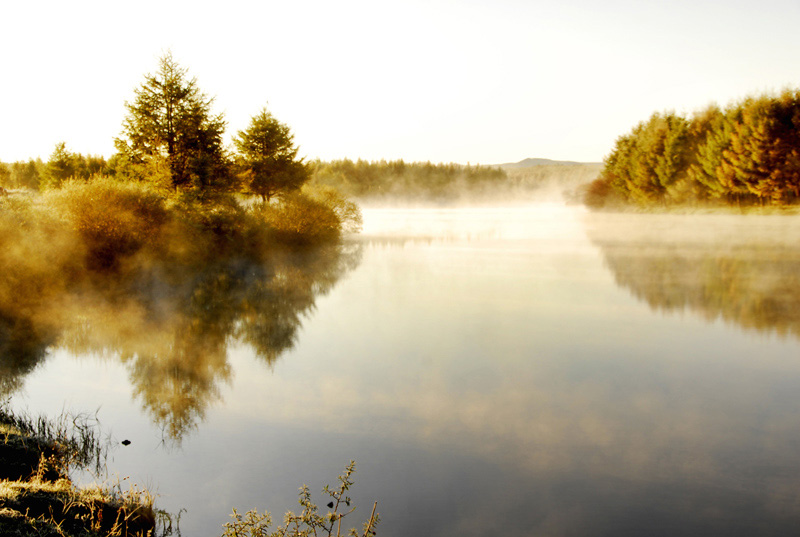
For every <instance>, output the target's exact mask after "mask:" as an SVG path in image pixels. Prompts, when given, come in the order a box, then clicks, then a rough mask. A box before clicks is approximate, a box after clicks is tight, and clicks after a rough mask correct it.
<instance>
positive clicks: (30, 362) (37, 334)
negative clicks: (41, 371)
mask: <svg viewBox="0 0 800 537" xmlns="http://www.w3.org/2000/svg"><path fill="white" fill-rule="evenodd" d="M45 330H46V329H45V328H44V327H37V326H35V325H34V324H33V323H32V322H31V320H30V319H26V318H24V317H11V316H7V315H5V314H2V313H0V397H5V396H8V395H10V394H12V393H13V392H15V391H17V390H18V389H19V388H20V387H21V386H22V380H23V379H24V378H25V377H26V376H27V375H28V374H29V373H30V372H32V371H33V370H34V369H35V368H36V366H37V365H39V363H41V362H42V361H43V360H44V358H45V356H46V354H47V347H48V345H49V344H50V343H52V341H53V340H54V336H53V334H52V333H49V332H46V331H45Z"/></svg>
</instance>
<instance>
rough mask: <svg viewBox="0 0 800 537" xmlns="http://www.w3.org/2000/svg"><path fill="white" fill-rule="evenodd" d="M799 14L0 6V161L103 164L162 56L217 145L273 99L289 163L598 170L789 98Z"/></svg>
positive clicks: (587, 4)
mask: <svg viewBox="0 0 800 537" xmlns="http://www.w3.org/2000/svg"><path fill="white" fill-rule="evenodd" d="M799 23H800V2H798V1H797V0H760V1H759V2H755V1H749V2H745V1H737V0H727V1H726V2H720V1H719V0H713V1H709V0H690V1H684V0H671V1H669V2H667V1H659V2H656V1H647V0H605V1H603V2H600V1H596V0H558V1H556V0H552V1H535V0H528V1H523V0H471V1H454V0H453V1H447V0H419V1H417V0H403V1H399V0H394V1H391V2H388V1H381V0H364V1H361V0H337V1H335V2H334V1H330V0H293V1H286V0H283V1H281V2H275V1H271V0H264V1H244V0H226V1H225V2H220V1H215V2H208V1H204V0H194V1H185V0H180V1H170V0H137V1H136V2H109V1H108V0H104V1H83V0H73V1H71V2H65V1H63V0H58V1H38V0H27V1H25V2H4V5H3V8H2V30H0V50H2V51H3V52H2V73H3V76H2V90H0V91H2V93H0V95H1V96H2V99H0V161H4V162H9V161H14V160H21V159H27V158H29V157H37V156H41V157H42V158H43V159H45V160H46V159H47V157H48V156H49V155H50V153H51V152H52V151H53V147H54V146H55V144H56V143H57V142H58V141H61V140H64V141H66V142H67V147H68V149H70V150H72V151H77V152H81V153H84V154H102V155H106V156H109V155H111V154H112V153H113V151H114V146H113V138H114V137H115V136H117V135H118V134H119V132H120V126H121V123H122V119H123V116H124V114H125V108H124V102H125V101H126V100H130V99H132V98H133V90H134V88H135V87H137V86H138V85H139V84H140V83H141V82H142V81H143V77H144V75H145V74H146V73H149V72H153V71H155V70H156V67H157V61H158V58H159V56H160V55H161V54H162V53H163V52H165V51H166V50H171V51H172V53H173V56H174V58H175V59H176V60H177V61H178V62H179V63H180V64H181V65H182V66H184V67H186V68H188V69H189V73H190V75H192V76H195V77H196V78H197V81H198V84H199V86H200V88H201V89H202V90H203V91H205V92H206V93H207V94H208V95H210V96H214V97H215V99H216V100H215V111H217V112H222V113H224V115H225V118H226V120H227V122H228V136H229V137H230V136H231V135H232V134H234V133H235V132H236V131H238V130H241V129H244V128H246V127H247V124H248V122H249V120H250V117H251V116H253V115H254V114H256V113H257V112H258V111H259V110H260V109H261V107H263V106H265V105H268V107H269V109H270V110H271V111H272V112H273V114H274V115H275V116H276V117H277V118H278V119H279V120H281V121H283V122H285V123H287V124H289V125H290V126H291V128H292V130H293V132H294V134H295V141H296V142H297V143H298V144H299V145H300V154H301V155H304V156H306V157H308V158H311V159H314V158H321V159H324V160H328V159H336V158H343V157H349V158H353V159H356V158H364V159H368V160H377V159H381V158H385V159H398V158H403V159H405V160H407V161H420V160H422V161H424V160H430V161H433V162H460V163H467V162H471V163H481V164H495V163H502V162H513V161H518V160H521V159H523V158H526V157H546V158H553V159H569V160H581V161H600V160H602V159H603V157H604V156H605V155H606V154H607V153H608V152H609V151H610V149H611V148H612V146H613V143H614V140H615V139H616V138H617V136H619V135H621V134H624V133H626V132H628V131H629V130H630V129H631V128H632V127H633V126H634V125H635V124H636V123H637V122H639V121H641V120H643V119H646V118H647V117H649V116H650V114H651V113H653V112H655V111H663V110H675V111H677V112H681V113H691V112H692V111H694V110H697V109H698V108H702V107H704V106H705V105H707V104H709V103H711V102H716V103H719V104H720V105H726V104H728V103H729V102H731V101H735V100H738V99H740V98H742V97H744V96H745V95H749V94H755V93H762V92H765V91H778V90H781V89H784V88H787V87H792V88H798V87H800V60H799V59H800V32H798V24H799Z"/></svg>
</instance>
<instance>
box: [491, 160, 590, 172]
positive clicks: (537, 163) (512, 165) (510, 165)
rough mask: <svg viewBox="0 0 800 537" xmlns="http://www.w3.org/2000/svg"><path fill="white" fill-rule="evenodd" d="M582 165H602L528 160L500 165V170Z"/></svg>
mask: <svg viewBox="0 0 800 537" xmlns="http://www.w3.org/2000/svg"><path fill="white" fill-rule="evenodd" d="M580 164H600V163H599V162H575V161H572V160H550V159H549V158H526V159H524V160H520V161H519V162H507V163H505V164H498V165H497V166H499V167H500V168H503V169H506V170H510V169H515V168H530V167H531V166H576V165H580Z"/></svg>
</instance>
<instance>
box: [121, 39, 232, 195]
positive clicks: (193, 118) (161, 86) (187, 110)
mask: <svg viewBox="0 0 800 537" xmlns="http://www.w3.org/2000/svg"><path fill="white" fill-rule="evenodd" d="M135 95H136V96H135V99H134V101H133V102H131V103H125V106H126V108H127V109H128V115H127V116H126V118H125V121H124V123H123V130H122V135H123V137H122V138H117V139H116V140H115V145H116V147H117V150H118V151H119V153H120V157H121V159H122V160H123V161H124V165H123V166H122V168H123V171H124V172H125V173H126V174H127V175H130V176H133V177H136V178H142V175H143V174H145V173H146V170H148V169H149V170H152V169H153V167H154V166H157V164H158V161H163V162H164V163H165V164H166V167H167V169H168V171H169V173H168V176H169V182H170V184H171V186H172V187H174V188H179V187H198V188H200V189H206V188H210V187H215V186H219V183H223V182H224V180H225V179H226V178H227V175H228V174H227V173H226V161H225V157H224V151H223V148H222V133H223V131H224V129H225V121H224V120H223V118H222V115H221V114H220V115H214V114H212V113H211V105H212V103H213V101H214V100H213V99H212V98H209V97H207V96H206V95H205V94H203V93H202V92H201V91H200V89H199V88H198V86H197V81H196V80H195V79H194V78H191V79H190V78H188V77H187V71H186V69H183V68H181V67H180V66H179V65H178V63H177V62H176V61H175V60H174V59H173V58H172V54H170V53H167V54H166V55H164V56H163V57H162V58H161V59H160V60H159V67H158V71H157V72H156V74H154V75H147V76H145V81H144V83H143V84H142V85H141V86H140V87H139V88H138V89H136V90H135Z"/></svg>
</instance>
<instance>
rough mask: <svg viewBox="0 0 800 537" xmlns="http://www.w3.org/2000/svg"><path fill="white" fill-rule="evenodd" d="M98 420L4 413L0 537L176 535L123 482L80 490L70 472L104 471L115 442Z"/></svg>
mask: <svg viewBox="0 0 800 537" xmlns="http://www.w3.org/2000/svg"><path fill="white" fill-rule="evenodd" d="M97 430H98V429H97V422H96V417H94V418H93V417H91V416H87V415H81V416H78V417H68V416H66V415H62V417H60V418H59V419H57V420H55V421H51V420H47V419H45V418H43V417H38V418H30V417H29V416H25V415H22V414H17V413H14V412H12V411H11V410H10V409H9V406H8V402H6V403H4V404H3V405H1V406H0V458H2V464H0V471H2V476H0V477H2V480H0V534H2V535H12V536H15V535H17V536H32V535H35V536H51V535H52V536H56V535H57V536H63V537H71V536H100V535H102V536H114V537H124V536H139V535H141V536H145V535H148V536H152V535H155V534H156V533H158V531H157V529H158V528H157V519H159V520H161V534H162V535H167V534H169V533H172V517H169V515H166V514H164V513H160V512H159V511H157V510H156V509H155V506H154V503H155V502H154V500H155V498H154V496H153V495H152V494H151V493H150V492H149V491H148V490H146V489H144V488H140V487H138V486H137V485H135V484H134V485H132V486H131V487H128V488H127V489H126V490H123V489H122V487H121V485H120V482H119V481H117V482H116V484H113V485H110V486H109V485H105V486H101V485H92V486H89V487H85V488H77V487H76V486H75V485H74V484H73V482H72V479H71V477H70V473H71V472H73V471H75V470H77V469H85V470H88V471H90V472H92V473H94V474H95V475H96V476H98V475H100V474H101V473H103V472H104V471H105V462H106V455H107V452H108V445H109V442H108V441H103V440H102V439H101V438H100V437H99V434H98V433H97ZM167 529H168V530H169V531H166V530H167Z"/></svg>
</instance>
